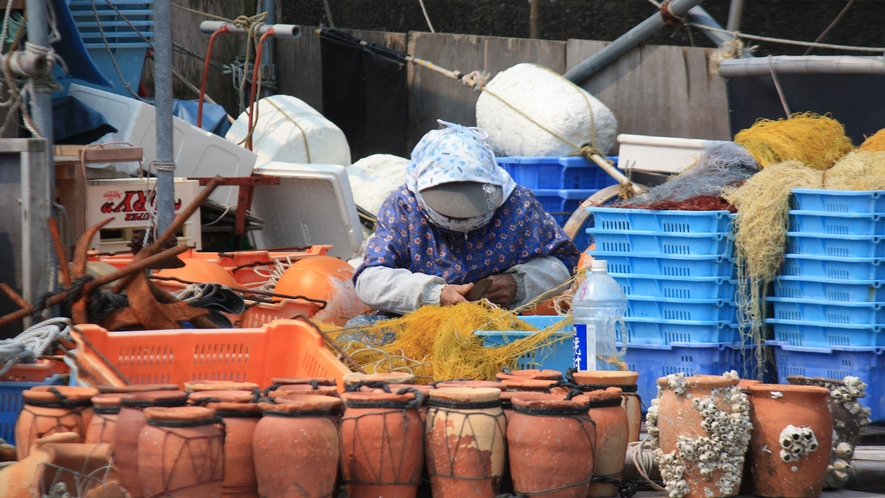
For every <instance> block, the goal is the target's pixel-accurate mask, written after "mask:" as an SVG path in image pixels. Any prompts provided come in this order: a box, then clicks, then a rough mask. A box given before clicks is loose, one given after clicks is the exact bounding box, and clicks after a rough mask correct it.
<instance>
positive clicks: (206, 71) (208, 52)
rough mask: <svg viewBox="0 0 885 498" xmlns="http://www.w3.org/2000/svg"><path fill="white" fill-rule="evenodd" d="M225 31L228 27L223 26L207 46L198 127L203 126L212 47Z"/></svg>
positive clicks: (201, 82)
mask: <svg viewBox="0 0 885 498" xmlns="http://www.w3.org/2000/svg"><path fill="white" fill-rule="evenodd" d="M225 31H227V28H226V27H224V26H222V27H220V28H218V31H216V32H214V33H212V36H210V37H209V46H208V47H207V48H206V60H205V61H204V62H203V77H202V78H201V79H200V97H199V99H198V100H197V128H202V127H203V101H204V100H205V99H206V81H207V80H208V79H209V69H210V68H211V64H210V63H211V61H212V48H213V47H214V46H215V39H216V38H218V35H220V34H221V33H224V32H225Z"/></svg>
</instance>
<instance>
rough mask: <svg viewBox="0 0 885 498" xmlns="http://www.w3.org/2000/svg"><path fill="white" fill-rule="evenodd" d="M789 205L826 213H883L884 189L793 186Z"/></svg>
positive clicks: (884, 206)
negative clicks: (827, 188)
mask: <svg viewBox="0 0 885 498" xmlns="http://www.w3.org/2000/svg"><path fill="white" fill-rule="evenodd" d="M790 192H791V193H792V194H793V196H792V198H791V201H790V206H791V207H792V208H793V209H801V210H802V211H826V212H828V213H885V195H883V193H885V191H882V190H825V189H811V188H794V189H793V190H791V191H790Z"/></svg>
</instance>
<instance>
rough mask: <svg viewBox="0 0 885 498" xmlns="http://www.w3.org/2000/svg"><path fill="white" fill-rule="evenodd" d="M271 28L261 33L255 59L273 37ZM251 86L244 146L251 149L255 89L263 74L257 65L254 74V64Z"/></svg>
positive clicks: (257, 59)
mask: <svg viewBox="0 0 885 498" xmlns="http://www.w3.org/2000/svg"><path fill="white" fill-rule="evenodd" d="M273 33H274V32H273V29H271V30H269V31H268V32H267V33H264V34H263V35H261V38H259V39H258V48H256V49H255V50H256V52H255V60H256V61H259V60H261V51H262V50H263V49H264V43H265V42H266V41H267V39H268V38H272V37H273ZM252 68H253V72H252V88H251V89H250V90H249V127H248V128H249V131H248V134H247V135H246V148H247V149H249V150H252V129H253V128H254V127H255V89H256V88H257V87H258V80H259V79H261V77H262V76H263V75H262V74H261V72H260V70H261V66H260V65H259V66H258V69H259V73H258V76H257V77H256V76H255V72H254V69H255V66H252Z"/></svg>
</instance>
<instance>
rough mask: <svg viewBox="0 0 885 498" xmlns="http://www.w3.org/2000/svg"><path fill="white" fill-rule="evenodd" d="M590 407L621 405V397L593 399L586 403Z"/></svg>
mask: <svg viewBox="0 0 885 498" xmlns="http://www.w3.org/2000/svg"><path fill="white" fill-rule="evenodd" d="M584 406H587V407H590V408H608V407H610V406H621V398H620V397H617V398H612V399H601V400H598V401H597V400H593V401H591V402H589V403H587V404H586V405H584Z"/></svg>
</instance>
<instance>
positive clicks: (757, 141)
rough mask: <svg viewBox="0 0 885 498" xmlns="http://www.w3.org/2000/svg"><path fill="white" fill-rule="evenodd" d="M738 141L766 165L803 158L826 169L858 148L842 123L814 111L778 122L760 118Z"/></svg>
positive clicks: (741, 132) (809, 164)
mask: <svg viewBox="0 0 885 498" xmlns="http://www.w3.org/2000/svg"><path fill="white" fill-rule="evenodd" d="M734 141H735V142H737V143H739V144H741V145H743V146H744V147H746V149H747V151H748V152H749V153H750V154H751V155H752V156H753V157H754V158H755V159H756V162H758V163H759V166H761V167H762V168H767V167H768V166H771V165H772V164H778V163H782V162H785V161H800V162H802V163H803V164H805V165H806V166H807V167H809V168H812V169H819V170H824V169H828V168H829V167H831V166H832V165H833V164H834V163H835V162H836V161H838V160H839V158H841V157H842V156H844V155H845V154H847V153H849V152H851V151H852V150H853V149H854V147H853V146H852V144H851V139H850V138H848V136H847V135H845V128H844V127H843V126H842V124H841V123H839V122H838V121H836V120H835V119H833V118H831V117H829V116H820V115H818V114H814V113H810V112H808V113H797V114H793V115H792V116H790V119H779V120H777V121H771V120H768V119H760V120H759V121H756V123H755V124H754V125H753V126H751V127H749V128H747V129H745V130H742V131H740V132H739V133H738V134H737V135H735V137H734Z"/></svg>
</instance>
